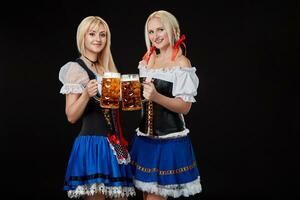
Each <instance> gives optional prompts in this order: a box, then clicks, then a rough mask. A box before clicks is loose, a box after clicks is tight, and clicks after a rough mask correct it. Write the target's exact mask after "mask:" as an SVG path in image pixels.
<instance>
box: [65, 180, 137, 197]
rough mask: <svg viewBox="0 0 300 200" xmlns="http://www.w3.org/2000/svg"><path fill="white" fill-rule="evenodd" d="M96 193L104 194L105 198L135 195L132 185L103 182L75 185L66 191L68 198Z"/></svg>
mask: <svg viewBox="0 0 300 200" xmlns="http://www.w3.org/2000/svg"><path fill="white" fill-rule="evenodd" d="M96 193H100V194H103V195H105V197H107V198H111V199H113V198H122V197H129V196H135V189H134V187H121V186H118V187H117V186H112V187H108V186H105V185H104V184H103V183H101V184H97V183H95V184H91V185H80V186H77V188H76V189H75V190H69V191H68V197H69V198H79V197H81V196H86V195H88V196H92V195H94V194H96Z"/></svg>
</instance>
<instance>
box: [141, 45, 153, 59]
mask: <svg viewBox="0 0 300 200" xmlns="http://www.w3.org/2000/svg"><path fill="white" fill-rule="evenodd" d="M155 49H156V47H155V46H152V47H150V50H149V51H147V52H146V53H145V55H144V56H143V60H145V61H146V62H147V63H148V62H149V60H150V56H151V54H152V53H153V51H154V50H155Z"/></svg>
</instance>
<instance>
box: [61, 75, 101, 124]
mask: <svg viewBox="0 0 300 200" xmlns="http://www.w3.org/2000/svg"><path fill="white" fill-rule="evenodd" d="M96 93H97V81H96V80H90V81H89V82H88V84H87V86H86V88H85V89H84V91H83V93H82V94H67V95H66V115H67V118H68V121H69V122H70V123H75V122H76V121H77V120H78V119H79V118H80V117H81V116H82V114H83V112H84V110H85V108H86V105H87V104H88V102H89V100H90V97H92V96H95V95H96Z"/></svg>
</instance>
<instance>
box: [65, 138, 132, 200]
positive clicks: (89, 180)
mask: <svg viewBox="0 0 300 200" xmlns="http://www.w3.org/2000/svg"><path fill="white" fill-rule="evenodd" d="M64 190H65V191H68V196H69V197H70V198H73V197H75V198H78V197H80V196H86V195H89V196H90V195H94V194H95V193H100V194H103V195H105V196H106V197H108V198H120V197H128V196H133V195H135V190H134V186H133V182H132V170H131V166H130V165H129V164H127V165H126V164H118V161H117V158H116V155H115V152H114V151H113V150H112V148H111V146H110V143H109V142H108V140H107V137H104V136H94V135H92V136H79V137H77V138H76V140H75V142H74V145H73V148H72V151H71V155H70V159H69V162H68V166H67V172H66V177H65V185H64Z"/></svg>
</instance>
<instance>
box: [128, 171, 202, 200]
mask: <svg viewBox="0 0 300 200" xmlns="http://www.w3.org/2000/svg"><path fill="white" fill-rule="evenodd" d="M133 182H134V185H135V187H136V188H137V189H140V190H142V191H144V192H148V193H154V194H157V195H160V196H163V197H168V196H169V197H173V198H178V197H180V196H184V197H188V196H191V195H195V194H197V193H200V192H201V191H202V187H201V184H200V176H198V178H197V179H196V180H194V181H192V182H189V183H185V184H174V185H159V184H158V183H157V182H142V181H139V180H136V179H134V180H133Z"/></svg>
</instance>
